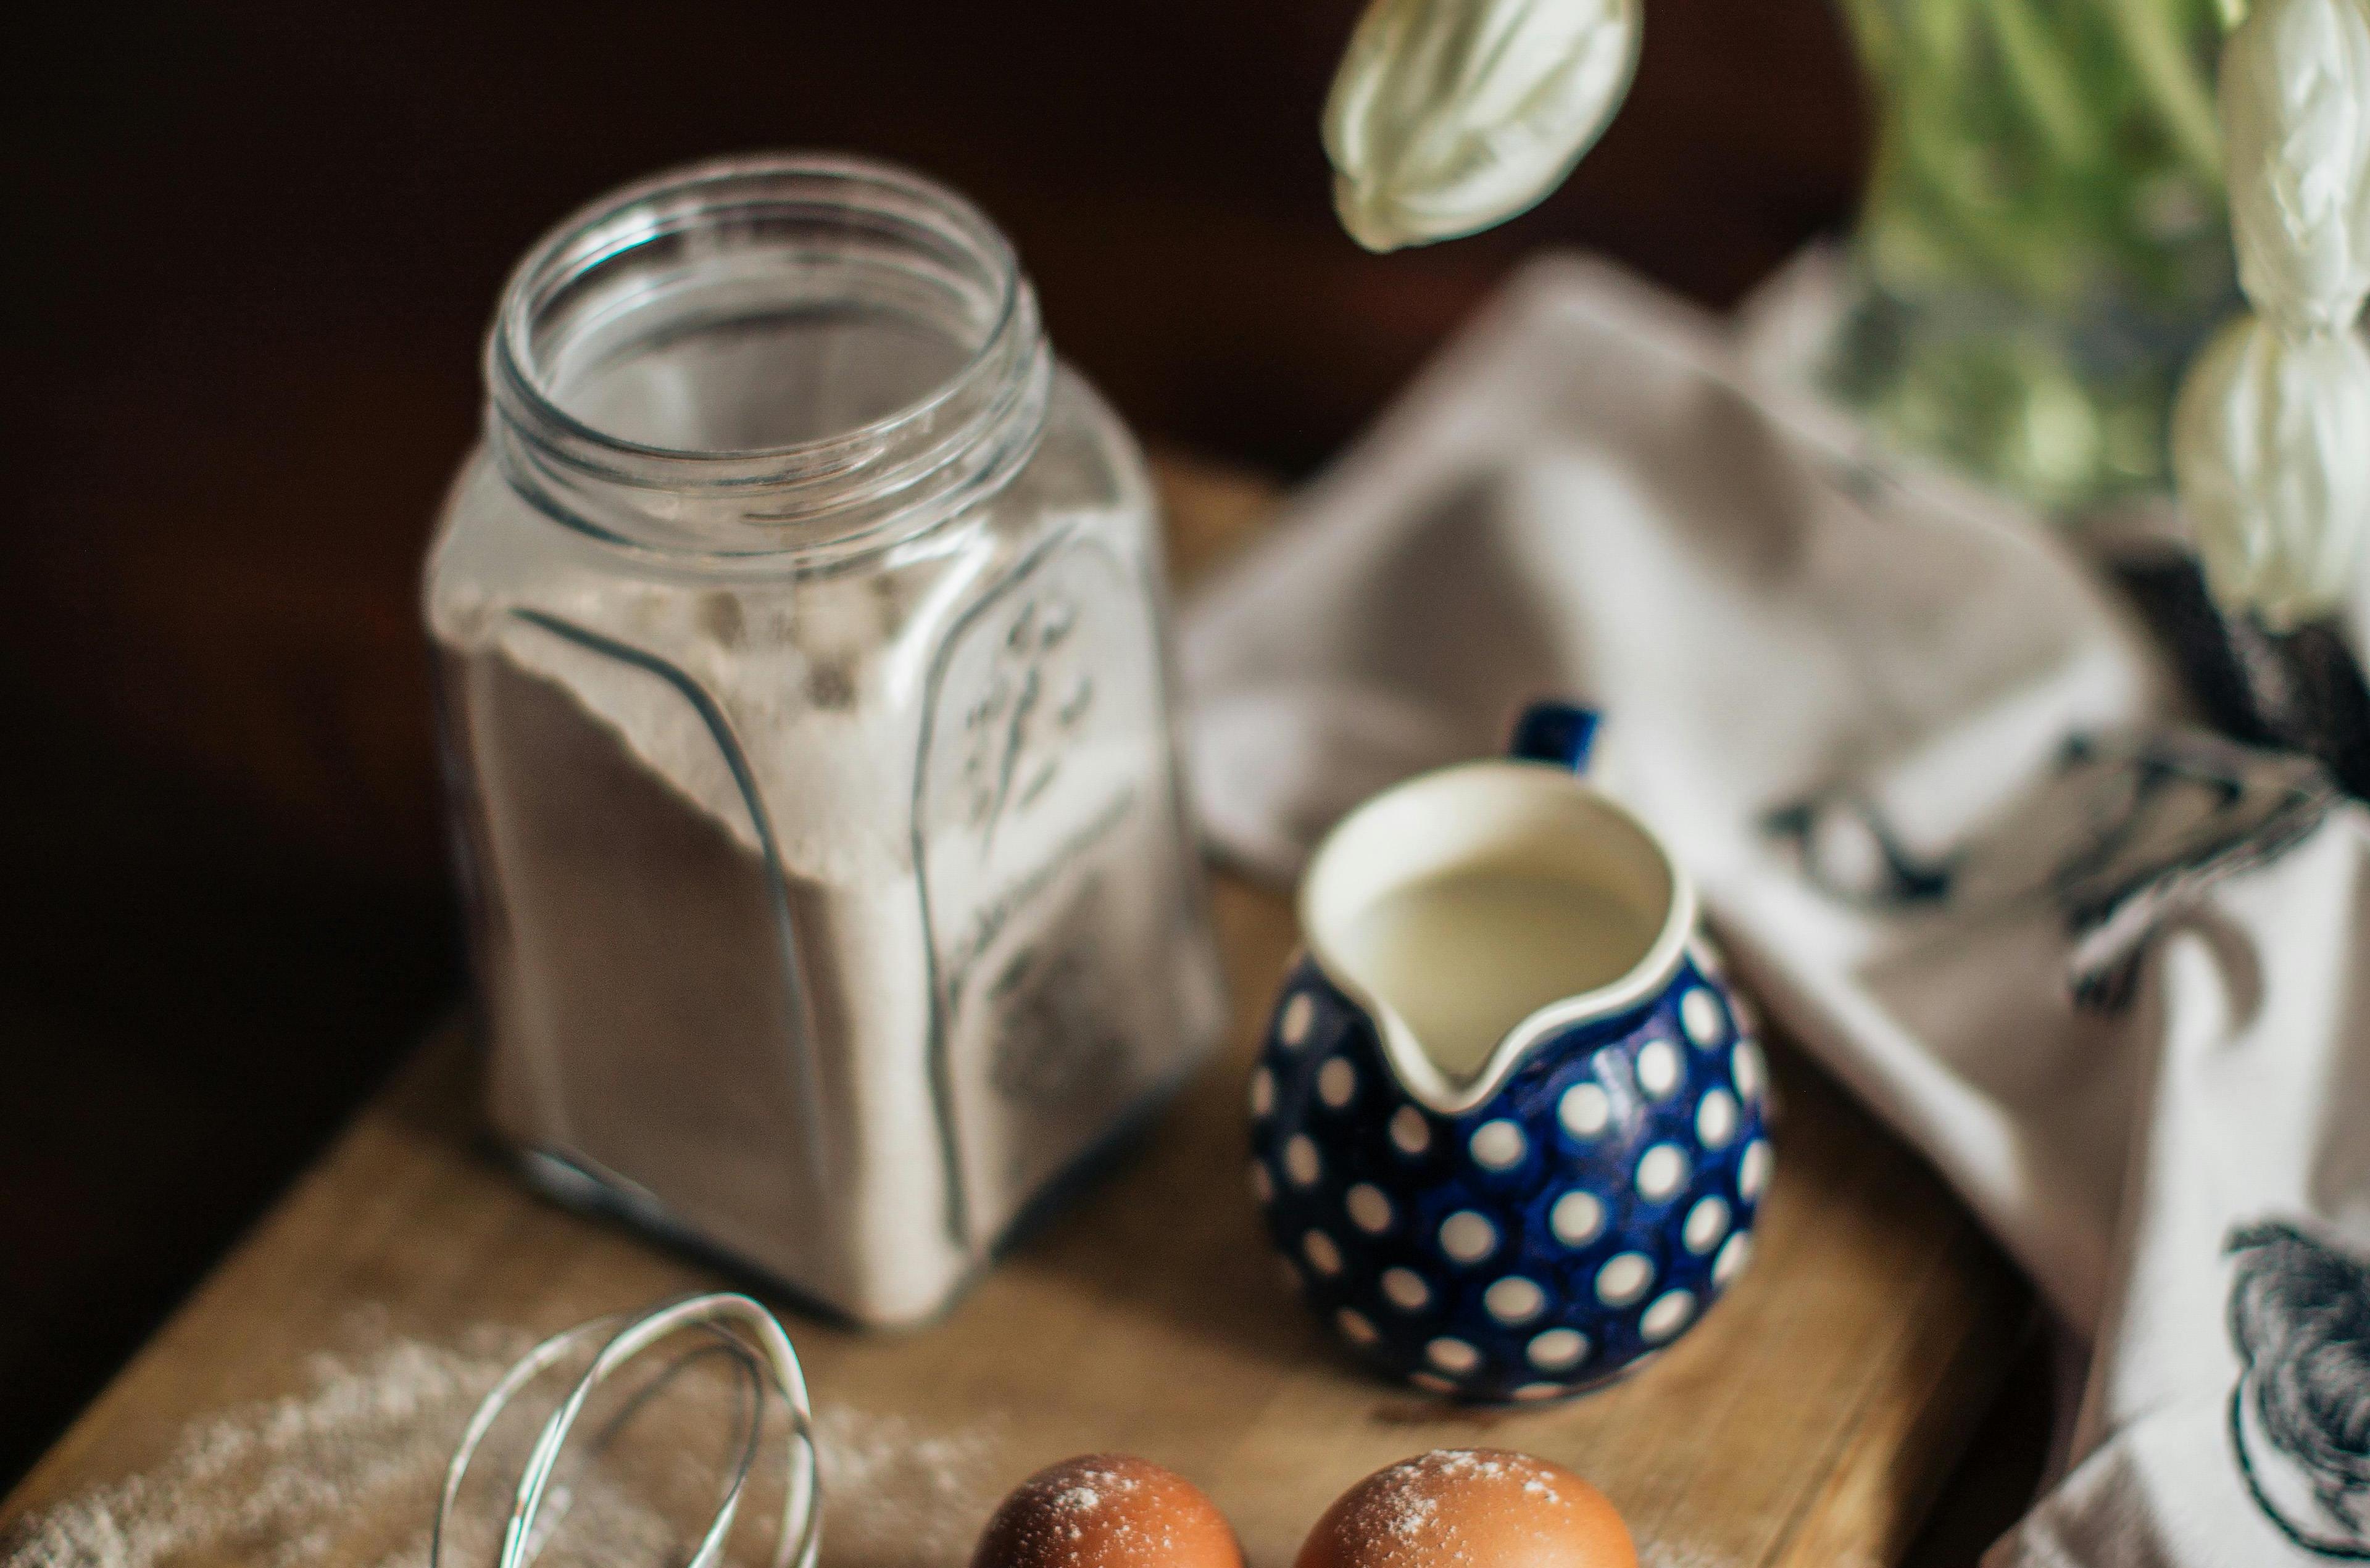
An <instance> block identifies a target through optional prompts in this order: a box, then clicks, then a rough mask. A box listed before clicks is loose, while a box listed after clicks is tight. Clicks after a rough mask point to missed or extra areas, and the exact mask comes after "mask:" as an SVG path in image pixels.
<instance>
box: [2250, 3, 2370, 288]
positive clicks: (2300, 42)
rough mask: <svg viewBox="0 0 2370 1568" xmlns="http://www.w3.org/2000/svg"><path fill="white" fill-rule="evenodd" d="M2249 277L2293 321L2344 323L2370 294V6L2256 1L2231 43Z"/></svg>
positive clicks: (2252, 283) (2254, 286)
mask: <svg viewBox="0 0 2370 1568" xmlns="http://www.w3.org/2000/svg"><path fill="white" fill-rule="evenodd" d="M2220 94H2221V102H2220V110H2221V119H2222V134H2223V140H2224V145H2225V154H2226V167H2227V169H2228V171H2229V174H2228V177H2229V186H2230V221H2231V228H2232V232H2233V235H2234V237H2235V238H2236V240H2237V242H2238V279H2239V282H2240V285H2241V286H2242V287H2244V288H2245V290H2246V291H2247V297H2248V298H2249V300H2251V301H2253V302H2254V305H2255V308H2256V309H2257V310H2259V311H2261V312H2262V313H2263V314H2265V315H2270V316H2272V317H2274V318H2276V319H2277V320H2279V321H2281V322H2282V323H2284V324H2286V325H2289V326H2324V327H2326V326H2346V325H2348V324H2350V323H2351V322H2352V321H2353V318H2354V316H2355V315H2358V314H2359V313H2360V311H2361V309H2362V301H2363V296H2364V293H2365V292H2370V6H2365V4H2364V0H2256V4H2255V6H2254V9H2253V11H2252V12H2251V14H2249V17H2247V20H2246V21H2245V22H2244V23H2243V24H2241V25H2240V27H2239V28H2238V30H2237V31H2236V32H2234V33H2232V34H2231V35H2230V41H2229V42H2228V43H2227V44H2226V45H2224V46H2223V52H2222V77H2221V88H2220Z"/></svg>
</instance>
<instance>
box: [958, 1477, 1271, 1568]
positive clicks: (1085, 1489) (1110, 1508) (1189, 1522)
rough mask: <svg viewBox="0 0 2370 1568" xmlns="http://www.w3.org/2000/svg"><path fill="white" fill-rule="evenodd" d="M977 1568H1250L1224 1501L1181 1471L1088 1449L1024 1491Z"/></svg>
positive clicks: (985, 1541) (989, 1537)
mask: <svg viewBox="0 0 2370 1568" xmlns="http://www.w3.org/2000/svg"><path fill="white" fill-rule="evenodd" d="M972 1568H1243V1551H1242V1548H1241V1546H1240V1545H1238V1544H1237V1541H1236V1539H1235V1532H1234V1528H1233V1527H1232V1526H1230V1525H1228V1524H1227V1523H1226V1519H1225V1515H1223V1514H1221V1513H1219V1512H1218V1508H1217V1505H1215V1504H1214V1503H1212V1502H1211V1501H1210V1499H1209V1498H1208V1497H1207V1496H1206V1495H1204V1494H1203V1493H1202V1489H1201V1488H1200V1487H1198V1486H1196V1485H1194V1484H1193V1483H1192V1482H1190V1481H1188V1480H1186V1479H1185V1478H1184V1477H1183V1476H1181V1475H1179V1474H1178V1473H1177V1472H1176V1471H1170V1470H1164V1469H1162V1468H1161V1467H1160V1466H1158V1465H1156V1464H1154V1463H1152V1462H1151V1461H1150V1460H1148V1459H1135V1458H1133V1457H1132V1456H1129V1455H1126V1454H1086V1455H1082V1456H1080V1457H1079V1458H1077V1459H1064V1460H1063V1461H1062V1462H1061V1463H1060V1464H1057V1465H1049V1466H1047V1467H1046V1468H1045V1469H1043V1470H1041V1471H1038V1472H1037V1473H1036V1474H1035V1475H1032V1476H1030V1478H1029V1479H1028V1480H1026V1481H1024V1482H1021V1483H1020V1484H1019V1485H1018V1486H1017V1487H1014V1488H1013V1489H1012V1492H1011V1494H1009V1495H1008V1496H1007V1497H1006V1498H1005V1500H1004V1502H1003V1503H1002V1504H1001V1505H998V1506H997V1508H996V1510H995V1516H994V1517H992V1518H990V1519H989V1520H988V1522H987V1528H986V1529H985V1530H984V1531H982V1532H981V1534H980V1538H979V1548H978V1550H977V1551H974V1552H973V1553H972Z"/></svg>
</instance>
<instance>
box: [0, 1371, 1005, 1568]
mask: <svg viewBox="0 0 2370 1568" xmlns="http://www.w3.org/2000/svg"><path fill="white" fill-rule="evenodd" d="M347 1337H348V1338H350V1339H358V1340H359V1341H360V1343H358V1344H356V1345H354V1346H353V1347H351V1348H349V1349H345V1350H340V1351H339V1352H335V1353H327V1352H325V1353H322V1354H320V1355H316V1356H313V1357H310V1358H309V1359H308V1360H307V1362H306V1364H305V1381H304V1387H303V1388H302V1389H301V1390H300V1391H297V1392H295V1393H292V1394H290V1395H288V1396H286V1397H284V1398H281V1399H275V1400H270V1401H263V1402H255V1403H250V1404H245V1405H239V1406H235V1407H232V1408H230V1409H226V1410H224V1411H222V1412H220V1413H217V1414H214V1415H213V1416H211V1417H209V1418H206V1419H203V1420H201V1421H199V1422H196V1423H194V1424H192V1425H190V1426H189V1427H187V1428H185V1429H184V1430H183V1432H182V1433H181V1434H180V1435H179V1436H178V1438H177V1439H176V1440H175V1441H174V1443H173V1445H172V1447H171V1448H170V1449H169V1450H168V1451H167V1455H166V1457H165V1458H164V1459H162V1460H160V1461H159V1462H158V1463H157V1464H155V1466H154V1467H152V1468H151V1469H149V1470H147V1471H144V1472H142V1473H140V1474H137V1475H133V1476H130V1477H126V1478H124V1479H121V1480H119V1481H115V1482H109V1483H108V1484H105V1485H102V1486H98V1487H96V1488H93V1489H91V1490H89V1491H86V1492H84V1493H82V1494H78V1495H75V1496H73V1497H70V1498H68V1499H66V1500H64V1501H63V1502H61V1503H59V1504H57V1505H54V1506H52V1507H50V1508H48V1509H46V1510H45V1511H43V1512H41V1513H40V1514H37V1515H35V1516H31V1517H29V1518H27V1519H25V1520H22V1521H20V1522H19V1523H17V1525H15V1526H14V1527H12V1528H9V1529H8V1530H7V1531H6V1535H5V1537H0V1568H215V1565H217V1564H220V1565H224V1568H228V1565H231V1564H237V1565H239V1568H320V1565H323V1564H330V1563H335V1564H340V1565H343V1564H351V1565H353V1568H425V1565H426V1563H427V1562H428V1538H429V1526H430V1523H431V1520H432V1518H433V1517H434V1514H435V1510H436V1504H437V1499H438V1495H439V1493H440V1491H441V1488H442V1486H443V1479H444V1468H445V1464H446V1461H447V1460H448V1459H450V1458H451V1457H452V1452H453V1448H454V1444H455V1443H456V1442H458V1441H459V1438H460V1436H461V1433H462V1430H463V1428H464V1427H465V1426H466V1425H467V1423H468V1419H469V1415H470V1413H471V1412H472V1411H473V1410H475V1409H476V1408H477V1402H478V1401H479V1400H480V1399H482V1398H483V1397H484V1396H485V1394H486V1393H487V1391H489V1390H490V1389H491V1388H492V1387H493V1386H494V1384H495V1383H496V1382H497V1381H498V1380H499V1379H500V1377H501V1375H502V1373H503V1372H504V1371H505V1370H506V1369H508V1368H509V1367H510V1366H511V1365H512V1363H513V1362H515V1361H516V1360H517V1358H518V1357H519V1356H522V1355H523V1354H524V1353H525V1352H526V1351H527V1350H528V1349H529V1348H530V1347H531V1346H532V1345H534V1343H535V1336H533V1335H531V1334H528V1333H523V1332H522V1331H518V1330H514V1329H506V1328H496V1327H485V1328H480V1329H477V1330H473V1331H471V1332H469V1333H466V1334H464V1335H462V1336H461V1337H460V1339H459V1341H458V1342H457V1343H454V1344H446V1345H440V1344H434V1343H431V1342H428V1341H425V1340H421V1339H416V1338H408V1337H393V1336H388V1335H385V1334H384V1333H362V1334H359V1335H357V1334H349V1335H348V1336H347ZM556 1398H557V1391H555V1392H554V1395H553V1399H552V1400H547V1401H545V1402H542V1403H541V1404H540V1405H538V1406H536V1407H535V1409H533V1410H532V1411H530V1412H526V1413H523V1415H522V1418H521V1419H520V1420H519V1421H518V1422H517V1423H516V1424H515V1425H516V1430H514V1431H512V1430H508V1429H507V1428H508V1427H509V1426H510V1425H512V1424H510V1423H509V1422H507V1420H506V1421H505V1422H503V1423H498V1424H497V1425H496V1427H495V1429H494V1431H493V1432H492V1433H491V1434H489V1441H488V1450H487V1453H486V1455H485V1458H486V1460H487V1462H488V1470H489V1479H488V1480H487V1481H486V1482H484V1483H482V1484H480V1483H478V1482H475V1481H473V1482H472V1484H471V1486H470V1488H469V1489H468V1490H466V1491H465V1493H464V1495H463V1507H462V1510H461V1515H462V1518H463V1520H464V1522H465V1524H466V1528H465V1529H464V1530H463V1531H462V1532H461V1533H460V1534H459V1535H457V1536H456V1537H455V1538H454V1539H453V1540H452V1541H450V1542H449V1543H448V1548H447V1552H446V1561H447V1562H449V1563H455V1564H458V1563H467V1564H477V1563H480V1562H492V1561H494V1558H495V1551H494V1549H495V1545H496V1542H497V1531H498V1528H499V1524H500V1517H501V1516H502V1515H503V1513H504V1512H505V1511H506V1509H507V1505H508V1499H509V1487H510V1485H511V1484H512V1482H513V1481H514V1480H515V1477H516V1475H517V1472H518V1469H519V1464H518V1461H519V1460H520V1459H522V1458H523V1453H524V1449H525V1447H526V1444H527V1442H528V1440H529V1439H530V1438H531V1436H532V1432H533V1428H534V1426H535V1425H536V1424H538V1423H539V1422H540V1420H541V1419H542V1417H543V1415H544V1414H545V1413H547V1412H548V1410H549V1408H550V1406H551V1403H552V1402H555V1401H556ZM746 1400H747V1389H746V1387H745V1386H743V1385H740V1384H738V1383H736V1382H735V1381H733V1380H732V1379H731V1378H730V1377H729V1376H728V1375H726V1370H725V1368H723V1367H722V1366H720V1365H719V1367H716V1368H708V1369H704V1371H703V1369H698V1368H695V1369H693V1373H692V1374H686V1375H685V1376H684V1377H682V1378H681V1379H679V1380H678V1381H677V1382H675V1383H674V1384H673V1385H672V1386H669V1387H668V1388H666V1389H665V1390H663V1391H662V1392H661V1393H660V1394H659V1395H657V1396H656V1397H654V1398H652V1399H651V1400H650V1402H648V1404H646V1405H644V1406H642V1407H641V1408H639V1409H637V1410H636V1412H635V1413H634V1415H633V1418H632V1420H631V1422H630V1423H629V1424H627V1425H622V1426H621V1427H620V1428H619V1436H618V1438H617V1441H616V1444H615V1446H613V1447H612V1448H609V1449H608V1450H607V1452H606V1453H605V1454H604V1457H603V1458H602V1459H601V1460H600V1461H599V1462H598V1463H596V1464H593V1465H591V1466H589V1467H585V1468H584V1469H583V1470H581V1471H580V1472H579V1473H577V1474H575V1475H573V1476H563V1477H561V1479H560V1481H559V1482H558V1484H556V1485H555V1488H554V1494H553V1496H552V1498H551V1501H550V1504H549V1505H547V1507H546V1514H547V1515H554V1514H556V1515H558V1516H559V1522H558V1525H557V1527H556V1528H553V1529H552V1530H551V1531H550V1534H549V1539H547V1540H546V1541H545V1542H544V1543H543V1546H542V1550H541V1554H540V1556H539V1558H538V1561H539V1562H542V1563H545V1564H547V1565H549V1568H565V1565H568V1564H575V1563H582V1564H592V1563H599V1564H601V1565H602V1568H634V1565H639V1564H642V1563H650V1564H661V1563H667V1562H681V1561H683V1559H684V1557H685V1554H686V1553H687V1552H688V1551H690V1549H691V1548H692V1546H693V1545H694V1544H695V1542H696V1536H697V1533H698V1531H699V1530H700V1529H701V1528H704V1527H705V1525H706V1523H707V1520H708V1516H709V1514H710V1512H711V1511H712V1509H713V1507H714V1504H715V1499H716V1494H717V1491H718V1488H719V1484H720V1478H721V1475H722V1471H723V1469H724V1467H725V1465H726V1464H727V1463H728V1462H729V1460H730V1458H731V1454H730V1453H729V1452H728V1450H729V1448H731V1446H732V1445H733V1443H734V1442H735V1439H736V1435H737V1432H738V1430H739V1428H740V1425H741V1423H742V1421H744V1420H745V1419H746V1414H747V1410H748V1405H747V1402H746ZM595 1414H596V1415H597V1413H595ZM603 1425H605V1423H604V1422H603V1421H601V1420H598V1419H596V1420H594V1421H592V1422H591V1423H589V1424H588V1425H586V1426H585V1427H583V1428H581V1429H583V1430H588V1431H593V1432H596V1433H597V1432H598V1431H600V1429H601V1428H602V1426H603ZM815 1438H816V1448H817V1455H818V1459H819V1461H820V1464H821V1469H822V1476H823V1496H824V1504H823V1568H939V1565H942V1564H959V1563H961V1562H965V1561H967V1559H968V1558H969V1555H970V1544H971V1537H972V1533H973V1532H974V1531H976V1529H977V1528H978V1527H979V1524H980V1521H981V1520H982V1519H984V1517H985V1516H987V1514H988V1512H989V1511H990V1510H991V1509H992V1508H993V1506H994V1505H995V1494H994V1493H993V1490H992V1482H989V1481H987V1480H986V1479H985V1478H986V1477H987V1476H988V1475H989V1474H990V1473H991V1471H992V1464H991V1459H992V1456H993V1452H994V1443H993V1441H992V1435H991V1434H990V1432H989V1431H988V1430H987V1429H986V1428H984V1426H979V1425H973V1426H971V1427H967V1428H963V1429H960V1430H938V1429H932V1428H929V1427H926V1426H924V1425H921V1424H918V1423H915V1422H913V1421H910V1420H907V1419H905V1418H903V1417H902V1416H898V1415H894V1414H883V1413H870V1412H866V1411H861V1410H857V1409H855V1408H853V1407H851V1406H847V1405H841V1404H831V1403H828V1402H826V1403H823V1404H822V1405H820V1406H819V1407H818V1409H817V1411H816V1414H815ZM766 1441H767V1442H768V1444H769V1445H772V1448H770V1449H769V1458H768V1459H767V1461H766V1462H765V1465H764V1467H763V1472H764V1473H765V1475H766V1477H767V1479H766V1480H765V1482H762V1483H757V1482H753V1487H752V1491H751V1493H750V1494H749V1496H748V1498H747V1500H746V1501H745V1502H744V1505H743V1508H742V1526H741V1536H740V1538H739V1539H740V1544H741V1547H742V1550H741V1551H739V1552H737V1553H736V1557H737V1558H738V1559H739V1560H742V1561H747V1562H762V1561H765V1558H766V1557H767V1556H768V1555H769V1554H770V1549H771V1546H772V1539H771V1533H770V1532H771V1529H772V1526H773V1523H774V1522H775V1521H777V1520H778V1518H779V1499H780V1493H779V1490H778V1482H777V1481H776V1480H774V1479H773V1478H772V1477H773V1472H775V1471H778V1468H779V1467H778V1466H777V1465H776V1464H774V1463H772V1461H771V1457H770V1456H771V1455H772V1454H777V1453H778V1452H779V1445H780V1444H781V1442H782V1441H783V1435H782V1434H781V1432H780V1431H779V1430H775V1431H771V1432H769V1433H768V1434H767V1435H766Z"/></svg>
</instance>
